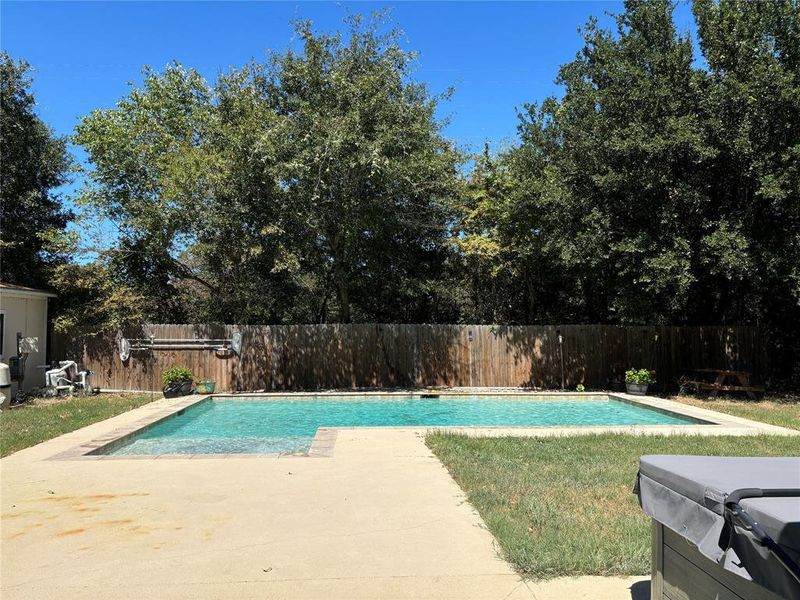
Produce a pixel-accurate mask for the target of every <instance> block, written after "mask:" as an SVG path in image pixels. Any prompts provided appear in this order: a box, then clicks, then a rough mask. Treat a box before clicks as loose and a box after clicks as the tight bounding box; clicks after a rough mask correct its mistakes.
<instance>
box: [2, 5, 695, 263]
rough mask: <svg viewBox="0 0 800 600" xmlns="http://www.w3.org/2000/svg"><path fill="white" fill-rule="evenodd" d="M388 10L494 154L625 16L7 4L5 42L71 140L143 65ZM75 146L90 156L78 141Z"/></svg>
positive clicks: (249, 52) (587, 8)
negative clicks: (588, 47)
mask: <svg viewBox="0 0 800 600" xmlns="http://www.w3.org/2000/svg"><path fill="white" fill-rule="evenodd" d="M386 8H390V9H391V12H392V16H393V19H394V20H395V22H396V23H397V25H398V26H399V27H400V28H401V29H402V30H403V31H404V32H405V34H406V46H407V48H408V49H410V50H416V51H418V52H419V53H420V61H419V65H418V70H417V72H416V74H415V77H416V78H417V80H419V81H424V82H426V83H427V84H428V85H429V87H430V89H431V91H433V92H435V93H439V92H442V91H444V90H446V89H447V88H449V87H451V86H453V87H454V88H455V94H454V95H453V97H452V99H451V100H450V101H449V102H447V103H444V104H442V105H441V106H440V109H439V117H441V118H447V119H448V120H449V125H448V126H447V128H446V129H445V134H446V135H447V136H448V137H449V138H451V139H452V140H454V141H455V142H456V143H457V144H458V145H459V146H460V147H461V148H463V149H464V150H467V151H472V152H477V151H480V149H481V148H482V147H483V143H484V141H489V142H490V143H491V145H492V148H493V149H495V150H497V149H501V148H503V147H506V146H508V145H510V144H513V143H514V142H515V136H516V126H517V121H518V118H517V109H518V108H519V109H521V108H522V107H523V105H524V104H526V103H531V102H541V101H542V100H543V99H545V98H546V97H547V96H550V95H553V94H555V95H558V94H559V92H560V90H559V88H558V87H557V86H556V85H555V84H554V79H555V78H556V75H557V73H558V68H559V66H560V65H561V64H564V63H566V62H569V61H570V60H572V59H573V58H574V56H575V54H576V53H577V52H578V51H579V50H580V48H581V46H582V40H581V37H580V34H579V32H578V29H579V28H580V27H581V26H583V25H584V24H585V23H586V22H587V21H588V19H589V18H590V17H591V16H596V17H598V19H599V20H600V23H601V24H603V25H605V26H608V27H611V26H613V20H612V19H611V17H609V16H608V14H607V13H608V12H615V13H617V12H621V10H622V3H621V2H607V1H596V2H35V1H34V2H31V1H26V2H18V1H10V0H2V1H0V46H2V48H3V49H4V50H6V51H8V52H9V54H11V56H13V57H14V58H16V59H20V58H24V59H25V60H27V61H28V62H29V63H30V64H31V65H32V66H33V67H34V69H35V71H34V74H33V75H34V85H33V89H34V93H35V96H36V100H37V105H38V112H39V114H40V116H41V117H42V119H44V121H45V122H47V123H48V124H49V125H50V127H52V128H53V129H54V130H55V132H56V133H58V134H60V135H69V134H71V133H73V132H74V128H75V125H76V124H77V123H78V122H79V120H80V117H81V116H83V115H86V114H88V113H89V112H90V111H92V110H93V109H95V108H111V107H113V106H114V104H115V103H116V102H117V100H119V99H120V98H121V97H123V96H125V95H126V94H127V93H128V91H129V90H130V86H129V83H130V82H133V83H134V84H135V83H138V82H140V81H141V70H142V66H143V65H150V66H151V67H153V68H155V69H156V70H160V69H162V68H163V67H164V65H166V64H168V63H169V62H171V61H173V60H178V61H180V62H182V63H183V64H184V65H185V66H187V67H194V68H196V69H197V70H199V71H200V72H201V73H202V74H203V75H204V76H205V77H206V79H207V80H208V81H213V80H214V79H215V77H216V75H217V74H218V73H220V72H222V71H227V70H228V69H229V68H230V67H231V66H241V65H243V64H245V63H246V62H248V61H249V60H251V59H253V58H255V59H256V60H262V59H264V57H265V56H266V51H267V50H268V49H271V50H276V51H281V50H285V49H286V48H288V47H289V46H290V45H291V44H292V40H293V31H292V26H291V21H293V20H295V19H298V18H302V19H311V20H312V21H313V22H314V26H315V28H316V29H317V30H320V31H334V30H337V29H340V28H342V27H343V23H342V20H343V18H344V17H345V16H346V15H347V14H348V11H349V12H355V13H365V14H369V13H371V12H373V11H376V10H381V9H386ZM675 16H676V22H677V24H678V28H679V30H680V31H682V32H693V31H694V29H695V28H694V25H693V21H692V16H691V12H690V9H689V6H688V5H687V4H685V3H684V4H681V5H679V6H678V10H677V11H676V15H675ZM72 151H73V154H74V155H75V157H76V158H77V159H78V161H79V162H81V163H85V162H86V155H85V153H83V152H82V151H81V149H80V148H72ZM81 183H82V181H81V179H80V177H78V176H76V177H74V178H73V180H72V182H71V183H70V184H69V185H66V186H64V187H63V188H61V189H60V190H57V191H58V192H61V193H62V197H64V199H65V201H66V203H67V205H69V206H73V204H72V202H71V201H70V196H71V195H72V194H73V193H74V192H75V191H76V190H77V189H78V188H79V187H80V186H81ZM78 213H79V214H81V215H82V216H83V220H82V222H79V223H75V224H73V225H71V228H72V229H74V230H76V231H78V232H80V236H81V239H82V240H83V242H84V244H85V245H86V247H92V246H95V247H96V246H97V245H98V244H112V243H113V240H114V239H115V238H116V234H115V227H114V226H113V225H112V224H111V223H109V222H108V221H105V220H104V219H103V218H100V217H98V216H97V215H95V214H93V213H92V212H91V211H85V210H80V209H79V210H78ZM91 223H94V225H91ZM91 231H93V232H94V233H90V232H91ZM90 240H94V241H90ZM92 255H93V254H91V253H90V254H88V255H87V256H86V257H85V258H84V259H88V258H89V257H91V256H92Z"/></svg>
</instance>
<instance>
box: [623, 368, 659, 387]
mask: <svg viewBox="0 0 800 600" xmlns="http://www.w3.org/2000/svg"><path fill="white" fill-rule="evenodd" d="M655 375H656V372H655V371H649V370H647V369H631V370H629V371H626V372H625V383H638V384H640V385H644V384H646V383H655V382H656V377H655Z"/></svg>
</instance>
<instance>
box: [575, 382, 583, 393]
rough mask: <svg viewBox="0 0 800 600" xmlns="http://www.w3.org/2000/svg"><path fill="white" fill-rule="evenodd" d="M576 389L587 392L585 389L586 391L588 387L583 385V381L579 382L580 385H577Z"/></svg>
mask: <svg viewBox="0 0 800 600" xmlns="http://www.w3.org/2000/svg"><path fill="white" fill-rule="evenodd" d="M575 391H576V392H585V391H586V388H585V387H583V384H582V383H579V384H578V385H577V386H576V387H575Z"/></svg>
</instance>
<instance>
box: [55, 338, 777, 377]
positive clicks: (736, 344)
mask: <svg viewBox="0 0 800 600" xmlns="http://www.w3.org/2000/svg"><path fill="white" fill-rule="evenodd" d="M236 330H238V331H239V332H240V333H241V334H242V351H241V354H240V355H239V356H237V355H235V354H231V353H221V352H215V351H213V350H201V349H175V350H171V349H165V350H156V351H137V352H134V353H132V354H131V357H130V358H129V359H128V360H126V361H122V360H120V357H119V354H118V351H117V346H118V341H119V338H120V337H121V336H122V335H123V334H124V335H125V337H127V338H149V337H154V338H157V339H176V340H180V339H197V338H230V337H231V335H232V334H233V332H234V331H236ZM51 350H52V351H51V354H52V356H53V358H55V359H64V358H70V359H73V360H77V361H79V362H80V363H81V364H82V365H83V366H84V367H85V368H88V369H90V370H92V371H94V380H93V381H94V385H97V386H100V387H101V388H103V389H119V390H158V389H160V388H161V373H162V371H164V370H166V369H168V368H170V367H172V366H175V365H180V366H184V367H188V368H189V369H191V370H192V372H193V373H194V374H195V378H196V379H199V378H210V379H213V380H215V381H216V382H217V389H218V390H219V391H237V390H241V391H256V390H267V391H273V390H318V389H365V388H376V389H379V388H418V387H431V386H451V387H525V388H542V389H559V388H561V387H564V388H567V389H574V388H575V386H577V385H578V384H583V385H585V386H586V388H588V389H621V388H622V386H623V381H624V372H625V371H626V370H627V369H629V368H631V367H637V368H639V367H642V368H649V369H655V370H656V372H657V379H658V382H659V384H658V388H659V389H661V390H667V389H675V388H676V387H677V382H678V379H679V378H680V376H681V375H683V374H685V373H688V372H689V371H690V370H692V369H698V368H719V369H732V370H745V371H749V372H751V373H752V374H753V377H754V379H755V380H763V377H764V376H765V374H766V373H767V365H766V360H767V359H766V339H765V336H764V333H763V331H762V330H761V329H759V328H756V327H749V326H738V327H723V326H716V327H670V326H653V327H650V326H643V327H633V326H631V327H625V326H615V325H561V326H538V325H537V326H491V325H406V324H347V325H344V324H336V325H263V326H262V325H246V326H234V325H203V324H195V325H144V326H142V327H141V328H140V329H137V330H129V331H125V332H117V333H114V334H95V335H87V334H86V332H80V331H76V332H72V333H70V334H66V335H65V334H58V335H54V336H53V343H52V348H51Z"/></svg>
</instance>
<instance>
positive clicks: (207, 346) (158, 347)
mask: <svg viewBox="0 0 800 600" xmlns="http://www.w3.org/2000/svg"><path fill="white" fill-rule="evenodd" d="M210 349H215V350H230V347H228V346H215V345H212V344H205V345H203V346H200V345H198V344H161V345H153V346H131V351H133V350H210Z"/></svg>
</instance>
